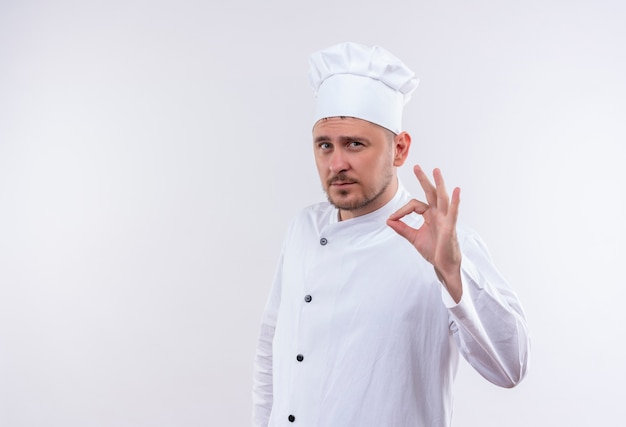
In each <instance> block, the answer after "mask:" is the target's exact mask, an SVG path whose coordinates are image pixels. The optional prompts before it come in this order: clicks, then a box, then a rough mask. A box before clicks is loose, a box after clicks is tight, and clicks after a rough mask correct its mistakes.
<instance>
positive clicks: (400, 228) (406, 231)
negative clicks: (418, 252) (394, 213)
mask: <svg viewBox="0 0 626 427" xmlns="http://www.w3.org/2000/svg"><path fill="white" fill-rule="evenodd" d="M387 225H388V226H389V227H390V228H391V229H392V230H394V231H395V232H396V233H398V234H399V235H400V236H402V237H404V238H405V239H407V240H408V241H409V242H411V243H413V240H415V233H416V232H417V230H416V229H414V228H412V227H410V226H408V225H406V224H405V223H404V222H402V221H398V220H392V219H391V218H389V219H388V220H387Z"/></svg>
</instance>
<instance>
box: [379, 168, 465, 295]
mask: <svg viewBox="0 0 626 427" xmlns="http://www.w3.org/2000/svg"><path fill="white" fill-rule="evenodd" d="M413 171H414V172H415V176H416V177H417V179H418V181H419V183H420V185H421V186H422V188H423V189H424V194H425V195H426V201H427V202H428V203H424V202H421V201H419V200H416V199H413V200H411V201H410V202H409V203H407V204H406V205H404V206H403V207H402V208H400V209H399V210H398V211H396V212H395V213H393V214H392V215H391V216H390V217H389V219H388V220H387V225H389V227H391V228H393V229H394V230H395V231H396V232H397V233H398V234H399V235H401V236H402V237H404V238H405V239H407V240H408V241H409V242H410V243H411V244H412V245H413V246H414V247H415V249H417V251H418V252H419V253H420V254H421V255H422V256H423V257H424V258H425V259H426V260H427V261H428V262H430V263H431V264H432V265H433V266H434V268H435V272H436V274H437V277H438V278H439V280H441V281H442V282H443V284H444V285H445V287H446V288H447V290H448V292H449V293H450V296H451V297H452V299H454V301H455V302H457V303H458V302H459V301H460V300H461V296H462V294H463V287H462V285H461V249H460V248H459V241H458V238H457V235H456V222H457V217H458V214H459V203H460V194H461V190H460V189H459V188H458V187H457V188H455V189H454V190H453V191H452V197H451V198H450V197H449V196H448V192H447V191H446V187H445V184H444V181H443V176H442V175H441V171H440V170H439V169H435V170H434V171H433V177H434V179H435V185H433V184H432V183H431V182H430V180H429V179H428V176H426V174H425V173H424V171H423V170H422V168H420V167H419V166H418V165H415V166H414V168H413ZM413 212H415V213H417V214H419V215H422V217H423V218H424V223H423V224H422V225H421V227H419V228H417V229H416V228H412V227H410V226H408V225H407V224H405V223H404V222H402V221H401V219H402V218H403V217H404V216H406V215H409V214H411V213H413Z"/></svg>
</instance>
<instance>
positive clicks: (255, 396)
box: [252, 256, 282, 427]
mask: <svg viewBox="0 0 626 427" xmlns="http://www.w3.org/2000/svg"><path fill="white" fill-rule="evenodd" d="M281 268H282V256H281V260H280V262H279V263H278V268H277V270H276V273H275V275H274V282H273V284H272V289H271V291H270V295H269V298H268V300H267V303H266V305H265V311H264V313H263V319H262V321H261V330H260V333H259V341H258V344H257V350H256V355H255V359H254V376H253V386H252V425H253V426H254V427H266V426H267V425H268V422H269V418H270V414H271V412H272V404H273V398H274V393H273V370H272V365H273V348H272V347H273V346H272V344H273V341H274V330H275V327H276V316H277V313H278V307H279V305H280V289H281V283H280V276H281V275H280V270H281Z"/></svg>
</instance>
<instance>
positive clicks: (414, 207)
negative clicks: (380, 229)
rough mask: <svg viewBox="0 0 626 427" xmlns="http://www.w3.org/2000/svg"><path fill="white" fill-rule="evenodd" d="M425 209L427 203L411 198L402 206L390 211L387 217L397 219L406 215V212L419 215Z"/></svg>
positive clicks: (392, 219)
mask: <svg viewBox="0 0 626 427" xmlns="http://www.w3.org/2000/svg"><path fill="white" fill-rule="evenodd" d="M427 209H428V205H427V204H426V203H424V202H420V201H419V200H415V199H413V200H411V201H409V203H407V204H406V205H404V206H402V207H401V208H400V209H398V210H397V211H395V212H394V213H392V214H391V215H390V216H389V219H390V220H391V221H397V220H399V219H400V218H402V217H404V216H407V215H408V214H410V213H413V212H415V213H418V214H420V215H421V214H423V213H424V212H426V210H427Z"/></svg>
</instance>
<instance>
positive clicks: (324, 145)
mask: <svg viewBox="0 0 626 427" xmlns="http://www.w3.org/2000/svg"><path fill="white" fill-rule="evenodd" d="M318 147H319V149H320V150H322V151H328V150H330V149H331V148H332V145H330V144H329V143H328V142H320V143H319V145H318Z"/></svg>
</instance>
